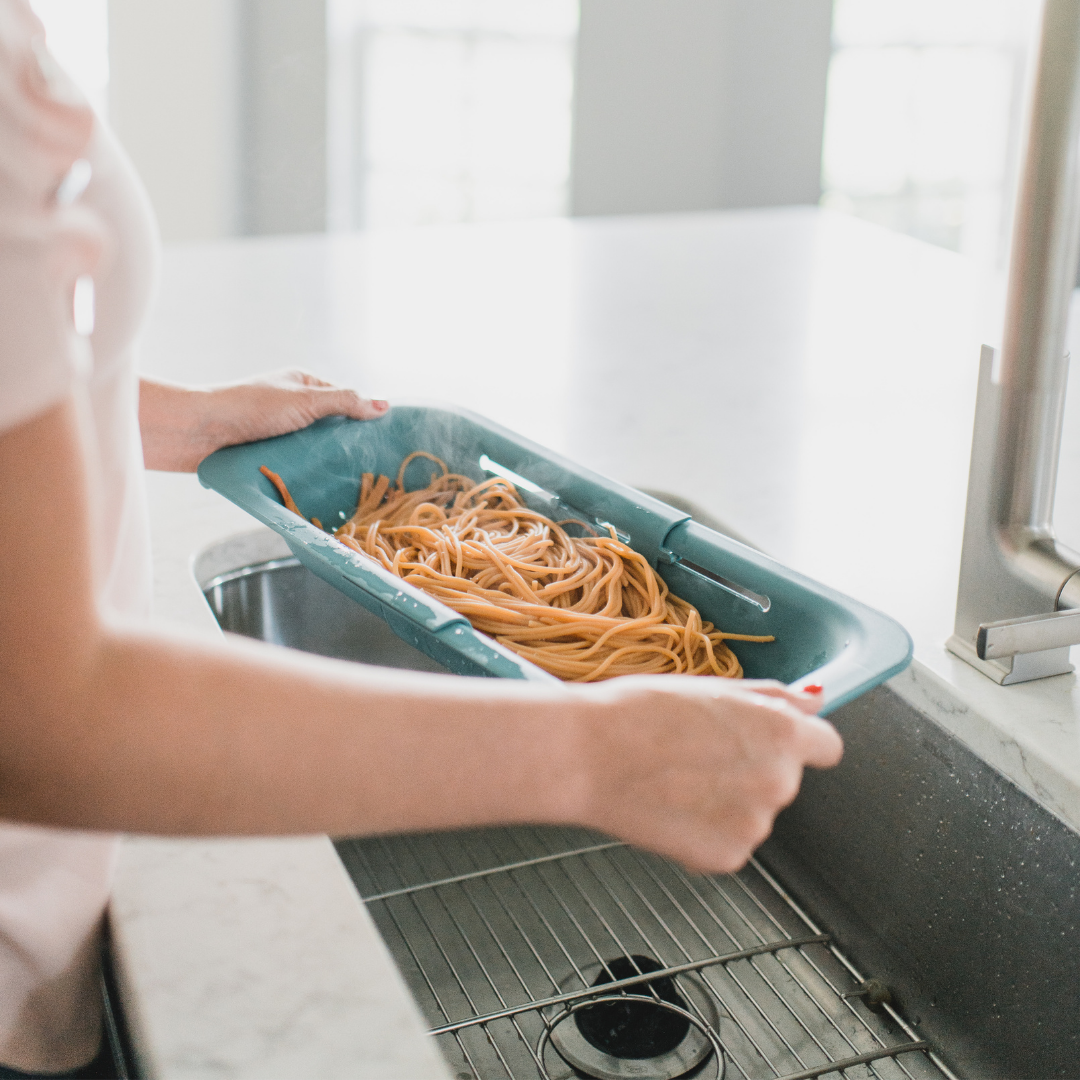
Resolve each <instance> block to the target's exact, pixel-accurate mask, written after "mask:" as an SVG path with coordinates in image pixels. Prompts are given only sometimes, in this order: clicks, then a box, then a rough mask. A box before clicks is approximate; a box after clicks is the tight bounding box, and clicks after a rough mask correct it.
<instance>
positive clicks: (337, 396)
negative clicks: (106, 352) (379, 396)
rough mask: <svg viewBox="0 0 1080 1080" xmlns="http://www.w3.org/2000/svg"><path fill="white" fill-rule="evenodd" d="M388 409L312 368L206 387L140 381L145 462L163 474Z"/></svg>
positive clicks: (188, 469) (372, 416) (371, 417)
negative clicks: (258, 442)
mask: <svg viewBox="0 0 1080 1080" xmlns="http://www.w3.org/2000/svg"><path fill="white" fill-rule="evenodd" d="M386 410H387V404H386V402H385V401H370V400H368V399H367V398H362V397H361V396H360V395H359V394H358V393H356V391H355V390H342V389H340V388H338V387H336V386H331V385H330V383H327V382H323V381H322V379H318V378H316V377H315V376H314V375H310V374H308V373H307V372H306V371H278V372H273V373H271V374H269V375H260V376H259V377H258V378H255V379H248V380H245V381H243V382H237V383H229V384H228V385H226V386H208V387H199V388H196V387H187V386H177V385H176V384H175V383H166V382H158V381H156V380H153V379H142V380H141V381H140V383H139V428H140V430H141V431H142V444H143V459H144V461H145V462H146V467H147V468H148V469H161V470H162V471H164V472H194V471H195V469H196V467H197V466H198V464H199V462H200V461H202V459H203V458H204V457H206V456H207V455H208V454H212V453H213V452H214V451H215V450H218V449H220V448H221V447H223V446H232V445H233V444H235V443H242V442H252V441H253V440H255V439H269V438H272V437H273V436H274V435H284V434H285V433H286V432H289V431H296V430H297V429H298V428H302V427H307V425H308V424H310V423H312V422H314V421H315V420H318V419H320V418H321V417H324V416H349V417H352V418H353V419H354V420H374V419H376V418H377V417H379V416H382V415H383V414H384V413H385V412H386Z"/></svg>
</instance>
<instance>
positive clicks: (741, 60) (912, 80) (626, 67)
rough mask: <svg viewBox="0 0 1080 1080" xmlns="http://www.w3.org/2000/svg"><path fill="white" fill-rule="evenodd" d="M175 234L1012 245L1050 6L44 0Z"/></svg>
mask: <svg viewBox="0 0 1080 1080" xmlns="http://www.w3.org/2000/svg"><path fill="white" fill-rule="evenodd" d="M34 7H35V9H36V10H37V11H38V13H39V15H40V16H41V17H42V19H43V20H44V22H45V24H46V28H47V32H48V38H49V43H50V45H51V47H52V49H53V51H54V53H55V54H56V55H57V57H58V58H59V59H60V61H61V62H62V63H63V64H64V65H65V66H66V67H67V68H68V70H69V71H70V72H71V73H72V74H73V75H74V76H75V78H76V79H77V80H78V81H79V82H80V83H81V85H82V86H83V88H84V89H85V91H86V93H87V94H88V95H89V96H90V98H91V99H92V101H93V102H94V104H95V106H96V107H97V108H98V109H99V110H100V111H101V112H102V113H103V114H106V115H107V116H108V117H109V119H110V121H111V122H112V124H113V125H114V127H115V128H116V129H117V131H118V132H119V134H120V137H121V139H122V140H123V142H124V143H125V145H126V146H127V148H128V150H129V152H130V153H131V155H132V157H133V158H134V159H135V162H136V164H137V166H138V168H139V170H140V172H141V173H142V175H143V178H144V180H145V181H146V184H147V186H148V188H149V189H150V193H151V197H152V198H153V201H154V203H155V205H156V207H157V211H158V215H159V218H160V221H161V226H162V232H163V235H164V238H165V240H166V241H167V242H173V243H176V242H188V241H198V240H208V239H216V238H221V237H228V236H237V235H255V234H270V233H297V232H319V231H323V230H353V229H378V228H385V227H388V226H426V225H437V224H442V223H449V222H462V221H482V220H494V219H521V218H532V217H550V216H557V215H567V214H568V215H596V214H619V213H667V212H676V211H688V210H705V209H715V208H734V207H754V206H774V205H786V204H792V203H817V202H820V203H822V204H823V205H825V206H828V207H830V208H833V209H835V210H837V211H840V212H843V213H849V214H854V215H857V216H859V217H862V218H865V219H868V220H870V221H873V222H876V223H878V224H880V225H882V226H884V227H886V228H888V229H893V230H897V231H900V232H903V233H908V234H910V235H912V236H916V237H919V238H921V239H924V240H927V241H930V242H931V243H934V244H938V245H941V246H942V247H945V248H949V249H952V250H955V251H959V252H962V253H964V254H965V255H968V256H970V257H972V258H974V259H976V260H978V261H979V262H980V263H982V264H983V265H984V266H986V267H988V268H999V267H1000V266H1001V265H1002V264H1003V263H1004V260H1005V258H1006V257H1007V250H1008V235H1009V227H1010V223H1009V220H1008V218H1009V207H1010V206H1011V201H1012V197H1013V190H1014V184H1015V179H1014V178H1015V172H1016V164H1017V156H1018V147H1019V144H1020V140H1021V134H1022V132H1021V125H1022V115H1021V102H1022V99H1023V93H1024V89H1025V85H1026V84H1025V80H1026V78H1027V75H1028V69H1029V64H1028V59H1029V53H1030V49H1031V46H1032V36H1033V31H1034V21H1035V18H1036V16H1037V12H1038V5H1037V3H1035V0H905V2H904V3H898V2H896V0H34Z"/></svg>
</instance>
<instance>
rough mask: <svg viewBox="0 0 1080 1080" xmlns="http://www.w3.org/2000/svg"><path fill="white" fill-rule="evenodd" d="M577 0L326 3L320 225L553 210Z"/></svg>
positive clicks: (566, 142)
mask: <svg viewBox="0 0 1080 1080" xmlns="http://www.w3.org/2000/svg"><path fill="white" fill-rule="evenodd" d="M577 14H578V12H577V0H331V7H330V18H329V25H330V36H331V76H330V78H331V98H330V101H331V109H330V112H331V120H330V124H331V139H330V143H331V158H332V160H331V180H330V188H331V198H330V203H331V211H330V216H331V221H332V223H333V225H335V226H336V227H338V228H355V227H378V226H382V225H420V224H433V223H439V222H453V221H480V220H490V219H498V218H523V217H542V216H550V215H556V214H563V213H565V212H566V202H567V186H568V181H569V170H570V119H571V99H572V87H573V51H574V39H575V35H576V30H577Z"/></svg>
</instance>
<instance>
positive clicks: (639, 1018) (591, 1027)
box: [196, 533, 1080, 1080]
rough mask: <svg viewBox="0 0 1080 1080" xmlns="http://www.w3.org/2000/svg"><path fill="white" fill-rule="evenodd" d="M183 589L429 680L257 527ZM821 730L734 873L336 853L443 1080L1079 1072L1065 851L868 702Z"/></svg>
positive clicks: (257, 630) (352, 847) (541, 831)
mask: <svg viewBox="0 0 1080 1080" xmlns="http://www.w3.org/2000/svg"><path fill="white" fill-rule="evenodd" d="M275 545H276V546H275ZM196 576H197V577H198V578H199V580H200V583H201V584H202V585H203V588H204V591H205V595H206V597H207V599H208V601H209V603H210V605H211V607H212V608H213V610H214V612H215V614H216V615H217V617H218V619H219V621H220V623H221V625H222V626H223V627H224V628H225V629H228V630H232V631H234V632H237V633H241V634H247V635H248V636H251V637H256V638H261V639H263V640H267V641H273V642H276V643H278V644H284V645H289V646H291V647H294V648H301V649H307V650H309V651H312V652H317V653H321V654H323V655H328V656H336V657H341V658H344V659H348V660H353V661H357V662H360V663H375V664H383V665H389V666H394V667H403V668H416V669H420V670H426V671H431V670H439V669H438V666H437V665H436V664H434V663H433V661H431V660H429V659H428V658H427V657H426V656H424V655H423V654H421V653H419V652H417V651H416V650H414V649H412V648H411V647H410V646H408V645H406V644H405V643H404V642H401V641H399V640H398V639H397V638H396V637H394V635H393V634H392V633H390V631H389V630H388V629H387V628H386V627H385V625H384V624H383V623H381V622H380V621H379V620H377V619H375V618H374V617H372V616H370V615H369V614H368V613H367V612H366V611H365V610H364V609H363V608H361V607H359V606H358V605H356V604H354V603H352V601H350V600H348V599H346V598H345V597H343V596H341V595H340V594H339V593H337V592H336V591H335V590H334V589H332V588H330V587H329V586H327V585H325V584H324V583H323V582H321V581H320V580H319V579H318V578H316V577H314V576H313V575H312V574H310V573H309V572H308V571H307V570H306V569H304V568H303V567H301V566H300V565H298V564H297V563H296V561H295V560H294V559H292V558H290V557H289V555H288V552H287V549H284V548H283V547H282V546H281V542H280V541H279V540H278V539H277V538H276V537H273V536H271V535H266V534H262V533H260V534H252V535H251V536H249V537H241V538H238V539H235V540H233V541H229V542H226V543H225V544H223V545H219V546H218V547H217V548H215V549H212V550H211V551H210V552H207V553H205V554H204V555H203V556H202V557H201V559H200V560H199V561H198V563H197V566H196ZM905 710H906V711H905ZM834 719H836V720H837V722H838V724H839V726H840V727H841V730H842V731H843V733H844V735H845V738H846V740H847V747H848V749H847V754H846V757H845V760H844V763H843V765H842V766H841V767H840V768H839V769H837V770H834V771H831V772H828V773H820V774H816V773H815V774H811V775H809V776H808V778H807V782H806V784H805V785H804V791H803V794H802V795H800V797H799V799H798V800H797V801H796V803H795V804H794V806H793V807H791V808H790V809H789V810H788V811H786V812H785V814H783V815H782V816H781V818H780V820H779V822H778V825H777V829H776V832H775V834H774V837H773V838H772V839H771V840H770V841H769V842H768V843H767V844H766V845H765V846H764V848H763V849H762V850H761V852H759V857H758V859H755V860H754V861H753V862H752V863H751V865H750V866H748V867H747V868H746V869H745V870H744V871H742V872H741V873H739V874H737V875H731V876H726V877H698V876H694V875H690V874H688V873H686V872H685V871H683V870H682V869H681V868H680V867H678V866H676V865H674V864H673V863H670V862H668V861H666V860H663V859H659V858H656V857H654V856H651V855H647V854H644V853H641V852H638V851H635V850H632V849H630V848H628V847H626V846H625V845H622V844H618V843H614V842H612V841H611V840H610V839H609V838H607V837H603V836H598V835H596V834H591V833H588V832H585V831H584V830H578V829H557V828H515V829H485V830H474V831H465V832H457V833H450V834H433V835H410V836H395V837H387V838H376V839H347V840H341V841H339V842H338V844H337V849H338V853H339V855H340V857H341V859H342V861H343V863H344V865H345V866H346V868H347V869H348V871H349V874H350V875H351V877H352V879H353V881H354V882H355V884H356V887H357V889H358V890H359V892H360V894H361V895H362V896H363V897H364V898H365V900H366V902H367V904H368V906H369V910H370V911H371V913H372V915H373V917H374V919H375V921H376V923H377V925H378V927H379V929H380V931H381V932H382V934H383V936H384V938H385V940H386V942H387V944H388V946H389V948H390V950H391V952H392V953H393V955H394V956H395V958H396V960H397V963H398V965H399V967H400V969H401V971H402V973H403V975H404V977H405V979H406V980H407V982H408V983H409V985H410V987H411V988H412V991H413V993H414V995H415V996H416V999H417V1001H418V1002H419V1004H420V1007H421V1009H422V1010H423V1012H424V1014H425V1016H426V1017H427V1019H428V1021H429V1023H430V1025H431V1028H432V1030H433V1033H434V1034H435V1037H436V1038H438V1040H439V1043H440V1046H441V1047H442V1049H443V1052H444V1054H445V1056H446V1058H447V1060H448V1062H449V1063H450V1065H451V1069H452V1071H453V1072H454V1074H455V1075H456V1077H457V1078H458V1080H471V1078H473V1077H475V1078H477V1080H488V1078H496V1077H514V1078H519V1077H521V1078H529V1080H532V1078H536V1077H545V1076H547V1077H551V1078H553V1080H554V1078H560V1080H561V1078H569V1077H572V1076H580V1075H586V1076H596V1077H612V1078H617V1077H668V1076H670V1077H675V1076H680V1075H695V1076H703V1077H714V1076H721V1075H726V1076H727V1077H729V1078H731V1077H743V1078H746V1080H751V1078H757V1077H769V1078H774V1080H775V1078H778V1077H781V1078H785V1080H796V1078H809V1077H814V1076H824V1075H828V1074H832V1075H843V1076H847V1077H849V1078H853V1080H854V1078H862V1077H879V1078H881V1080H905V1078H907V1080H922V1078H930V1077H942V1076H956V1075H967V1076H971V1077H991V1076H995V1077H1070V1076H1077V1075H1080V1067H1077V1065H1078V1063H1080V1054H1078V1053H1077V1044H1076V1040H1077V1031H1076V1029H1077V1024H1076V1016H1075V1010H1076V1002H1077V1000H1080V995H1078V994H1077V988H1078V987H1080V978H1078V972H1080V959H1078V952H1080V946H1078V944H1077V940H1076V933H1077V925H1078V924H1080V901H1078V899H1077V887H1076V884H1075V881H1076V878H1077V876H1078V874H1077V867H1078V866H1080V838H1077V837H1076V836H1075V834H1072V833H1071V832H1070V831H1069V830H1067V829H1065V827H1064V826H1062V825H1060V823H1058V822H1056V821H1055V820H1054V819H1052V818H1050V816H1049V815H1048V814H1046V813H1045V811H1043V810H1041V808H1040V807H1038V806H1036V805H1035V804H1034V803H1032V802H1031V801H1030V800H1028V799H1027V798H1026V797H1025V796H1024V795H1022V794H1021V793H1020V792H1019V791H1017V790H1016V789H1015V788H1014V787H1012V785H1010V784H1008V782H1007V781H1004V780H1003V779H1002V778H1001V777H999V776H998V775H997V774H996V773H994V772H993V771H992V770H991V769H989V768H988V767H987V766H986V765H985V764H984V763H982V762H981V761H979V759H977V758H975V757H974V756H973V755H971V754H969V753H968V752H967V751H965V750H964V749H963V748H962V747H960V746H959V744H957V743H956V742H955V740H953V739H952V738H951V737H950V736H948V735H947V734H946V733H945V732H943V731H941V730H940V729H938V728H936V727H935V726H934V725H932V724H931V723H930V722H929V721H928V720H927V719H926V718H925V717H921V716H920V715H919V714H917V713H914V712H913V711H912V710H910V709H906V706H903V705H902V703H900V702H899V701H898V699H896V698H895V696H894V695H892V694H891V693H890V692H889V691H888V690H887V689H881V690H878V691H875V692H874V693H873V694H872V695H868V696H867V697H866V698H863V699H862V700H861V701H859V702H856V703H854V704H853V705H851V706H848V707H846V708H845V709H842V710H840V711H839V712H838V713H837V714H835V717H834ZM1025 854H1026V855H1027V856H1028V858H1027V860H1026V861H1025V858H1024V856H1025ZM1032 856H1034V859H1032ZM1069 860H1072V861H1071V862H1070V861H1069ZM991 868H992V870H991ZM1010 873H1015V874H1016V875H1017V877H1016V878H1015V879H1010ZM1069 873H1071V878H1069V877H1068V876H1067V875H1068V874H1069ZM781 882H782V884H781Z"/></svg>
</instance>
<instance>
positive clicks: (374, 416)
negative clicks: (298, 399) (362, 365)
mask: <svg viewBox="0 0 1080 1080" xmlns="http://www.w3.org/2000/svg"><path fill="white" fill-rule="evenodd" d="M311 393H312V407H313V410H314V411H315V413H316V414H317V415H316V417H315V419H320V418H322V417H324V416H347V417H349V418H350V419H351V420H378V418H379V417H380V416H385V415H386V412H387V410H388V409H389V408H390V406H389V404H388V403H387V402H385V401H382V400H381V399H378V398H376V399H371V398H365V397H361V396H360V395H359V394H358V393H357V392H356V391H355V390H339V389H337V388H336V387H331V386H329V385H325V386H323V387H319V388H316V389H313V390H312V391H311Z"/></svg>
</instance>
